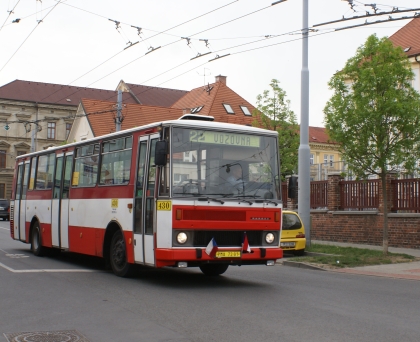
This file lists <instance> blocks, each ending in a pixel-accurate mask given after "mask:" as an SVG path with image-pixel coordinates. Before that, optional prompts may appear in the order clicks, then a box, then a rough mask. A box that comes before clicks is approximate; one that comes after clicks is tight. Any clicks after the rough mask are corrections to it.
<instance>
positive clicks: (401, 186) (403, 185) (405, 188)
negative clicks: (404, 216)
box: [391, 178, 420, 213]
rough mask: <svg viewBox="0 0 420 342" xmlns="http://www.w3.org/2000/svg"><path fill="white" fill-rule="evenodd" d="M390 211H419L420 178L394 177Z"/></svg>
mask: <svg viewBox="0 0 420 342" xmlns="http://www.w3.org/2000/svg"><path fill="white" fill-rule="evenodd" d="M391 184H392V187H393V198H392V209H391V210H392V211H399V212H402V211H403V212H414V213H420V179H419V178H416V179H394V180H392V181H391Z"/></svg>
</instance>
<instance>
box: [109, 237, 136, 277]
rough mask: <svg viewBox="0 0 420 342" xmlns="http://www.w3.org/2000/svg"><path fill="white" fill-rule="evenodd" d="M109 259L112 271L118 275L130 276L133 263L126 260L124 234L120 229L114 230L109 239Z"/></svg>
mask: <svg viewBox="0 0 420 342" xmlns="http://www.w3.org/2000/svg"><path fill="white" fill-rule="evenodd" d="M110 261H111V267H112V271H113V272H114V273H115V275H117V276H119V277H130V276H131V275H132V274H133V271H134V265H132V264H130V263H128V262H127V253H126V248H125V240H124V236H123V234H122V233H121V231H120V230H118V231H116V232H115V233H114V235H113V237H112V240H111V250H110Z"/></svg>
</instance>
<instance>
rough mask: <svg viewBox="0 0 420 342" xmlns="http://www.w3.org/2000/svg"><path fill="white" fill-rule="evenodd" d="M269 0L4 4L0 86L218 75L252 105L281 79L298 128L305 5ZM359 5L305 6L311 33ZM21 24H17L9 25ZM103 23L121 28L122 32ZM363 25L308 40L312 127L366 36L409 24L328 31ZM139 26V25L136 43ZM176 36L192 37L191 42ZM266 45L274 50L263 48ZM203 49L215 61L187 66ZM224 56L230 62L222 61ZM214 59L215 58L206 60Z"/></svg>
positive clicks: (6, 0)
mask: <svg viewBox="0 0 420 342" xmlns="http://www.w3.org/2000/svg"><path fill="white" fill-rule="evenodd" d="M274 1H275V0H271V1H270V0H268V1H267V0H237V1H235V0H212V1H206V0H118V1H109V0H108V1H106V0H89V1H86V0H67V1H61V3H59V4H57V3H58V1H54V0H42V2H40V1H36V0H0V28H1V29H0V46H1V49H0V85H4V84H6V83H8V82H11V81H13V80H15V79H20V80H27V81H38V82H47V83H56V84H65V85H74V86H81V87H93V88H102V89H115V88H116V86H117V84H118V82H119V81H120V80H121V79H123V80H124V81H126V82H127V83H136V84H144V85H149V86H160V87H166V88H174V89H183V90H191V89H194V88H197V87H200V86H203V85H204V84H207V83H212V82H214V77H215V76H216V75H220V74H221V75H225V76H227V83H228V86H229V87H230V88H231V89H233V90H234V91H236V92H237V93H238V94H239V95H241V96H242V97H244V98H245V99H246V100H247V101H249V102H251V103H252V104H254V105H255V99H256V96H257V95H258V94H261V93H262V92H263V91H264V90H265V89H268V88H269V83H270V80H271V79H273V78H277V79H278V80H280V86H281V87H282V88H283V89H284V90H285V91H286V93H287V98H288V99H289V100H290V101H291V108H292V109H293V111H294V112H295V114H296V116H297V119H298V121H300V74H301V66H302V41H301V35H300V33H299V30H300V29H301V28H302V0H287V1H286V2H283V3H280V4H277V5H275V6H271V3H273V2H274ZM350 2H351V1H350ZM365 3H368V4H372V3H373V2H372V1H370V2H362V1H355V0H354V1H353V4H354V9H353V10H352V9H351V8H350V5H349V3H348V1H342V0H312V1H311V0H309V26H310V27H311V26H313V25H316V24H319V23H324V22H328V21H333V20H338V19H341V18H342V17H343V16H344V17H346V18H348V17H352V16H356V15H358V16H360V15H364V14H365V13H366V11H369V12H370V13H373V9H372V8H371V7H369V6H365V5H364V4H365ZM380 3H381V5H379V4H377V5H376V6H377V10H378V11H379V12H381V11H391V10H392V7H393V6H398V8H399V9H401V10H403V9H412V8H417V7H420V2H419V1H418V0H381V1H380ZM13 8H14V11H13V12H14V13H11V14H10V15H9V13H8V11H10V10H12V9H13ZM210 11H213V12H211V13H209V14H206V13H208V12H210ZM252 12H255V13H252ZM248 14H249V15H248ZM413 14H414V12H411V13H402V14H395V15H393V17H394V18H397V17H402V16H411V15H413ZM241 16H242V18H239V17H241ZM18 18H19V19H20V21H19V23H12V21H14V20H16V19H18ZM238 18H239V19H238ZM386 18H387V16H382V17H375V18H370V19H368V21H376V20H385V19H386ZM109 19H111V20H114V21H118V22H120V24H119V25H118V26H119V28H118V30H117V29H116V26H117V25H116V23H115V22H113V21H110V20H109ZM193 19H194V20H193ZM40 20H42V22H41V23H40V24H38V21H40ZM364 21H365V19H362V20H360V19H359V20H352V21H347V22H341V23H335V24H331V25H328V26H321V27H317V28H318V29H319V31H317V32H313V33H311V35H310V38H309V72H310V76H309V77H310V113H309V124H310V125H311V126H323V125H324V124H323V108H324V106H325V103H326V102H327V101H328V99H329V97H330V96H331V92H330V90H329V89H328V85H327V83H328V81H329V79H330V78H331V76H332V75H333V74H334V72H336V71H337V70H339V69H340V68H342V67H343V66H344V64H345V62H346V61H347V59H349V58H350V57H352V56H353V55H354V53H355V51H356V49H357V47H359V46H360V45H362V44H363V43H364V42H365V40H366V38H367V37H368V36H369V35H370V34H373V33H376V34H377V35H378V36H379V37H383V36H390V35H392V34H393V33H394V32H396V31H397V30H398V29H400V28H401V27H402V26H404V25H405V24H406V23H408V20H401V21H395V22H386V23H382V24H377V25H369V26H364V27H361V28H353V29H348V30H342V31H334V30H333V29H335V28H341V27H346V26H349V25H355V24H360V23H363V22H364ZM131 26H134V27H131ZM215 26H217V27H215ZM135 27H139V28H142V29H141V32H140V36H139V35H138V29H136V28H135ZM291 32H294V34H290V33H291ZM159 33H160V34H159ZM266 36H267V37H266ZM181 37H186V38H190V40H189V45H188V40H187V39H182V38H181ZM200 39H201V40H200ZM204 40H207V42H206V41H204ZM137 41H139V43H137V44H135V43H136V42H137ZM130 42H131V44H134V45H132V46H131V47H129V46H130ZM253 42H254V43H253ZM206 43H207V46H206ZM274 44H275V45H274ZM239 45H241V46H239ZM268 45H273V46H271V47H265V48H263V47H264V46H268ZM159 46H161V48H160V49H157V50H155V51H152V52H151V53H149V54H147V55H146V53H147V52H148V51H151V49H152V48H154V49H156V48H158V47H159ZM126 47H129V48H127V49H125V50H124V48H126ZM252 49H253V50H252ZM207 52H211V54H208V55H206V56H202V57H200V58H196V59H194V60H191V58H193V57H195V56H197V55H198V54H205V53H207ZM226 54H230V55H229V56H226V57H223V58H220V57H222V56H224V55H226ZM217 55H218V56H219V59H216V60H213V61H211V62H209V60H211V59H214V58H215V57H216V56H217Z"/></svg>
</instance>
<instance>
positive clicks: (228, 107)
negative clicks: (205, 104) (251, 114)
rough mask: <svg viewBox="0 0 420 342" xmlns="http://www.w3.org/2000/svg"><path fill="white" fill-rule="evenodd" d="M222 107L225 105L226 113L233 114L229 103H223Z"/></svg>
mask: <svg viewBox="0 0 420 342" xmlns="http://www.w3.org/2000/svg"><path fill="white" fill-rule="evenodd" d="M223 107H225V110H226V112H227V113H228V114H235V112H234V111H233V109H232V107H231V106H230V104H227V103H224V104H223Z"/></svg>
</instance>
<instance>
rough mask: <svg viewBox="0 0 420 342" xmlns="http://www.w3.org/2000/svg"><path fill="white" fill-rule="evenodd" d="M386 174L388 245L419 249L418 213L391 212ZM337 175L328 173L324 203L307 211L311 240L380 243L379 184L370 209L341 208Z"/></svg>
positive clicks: (291, 204)
mask: <svg viewBox="0 0 420 342" xmlns="http://www.w3.org/2000/svg"><path fill="white" fill-rule="evenodd" d="M393 179H394V177H393V175H390V176H389V177H387V185H386V188H387V203H386V205H387V208H388V244H389V246H390V247H404V248H420V214H418V213H396V212H391V209H392V203H393V196H394V193H393V191H392V186H391V182H392V180H393ZM342 180H343V179H342V177H341V176H340V175H338V174H333V175H329V176H328V191H327V196H328V198H327V206H326V208H325V209H312V210H311V222H312V226H311V239H313V240H324V241H334V242H349V243H358V244H369V245H377V246H382V241H383V219H384V216H383V211H384V201H383V199H382V186H381V185H380V186H379V191H378V195H379V205H378V208H377V209H374V210H361V211H355V210H342V209H341V205H340V203H341V202H340V182H341V181H342ZM296 204H297V203H296V202H295V201H294V200H291V199H288V201H287V204H285V207H287V208H289V209H295V208H296Z"/></svg>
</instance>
